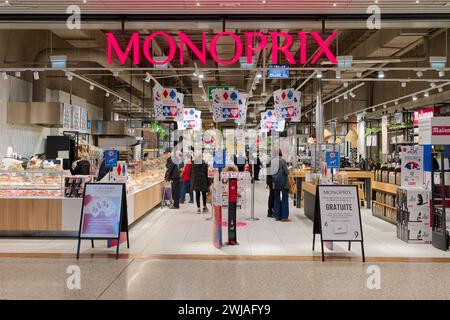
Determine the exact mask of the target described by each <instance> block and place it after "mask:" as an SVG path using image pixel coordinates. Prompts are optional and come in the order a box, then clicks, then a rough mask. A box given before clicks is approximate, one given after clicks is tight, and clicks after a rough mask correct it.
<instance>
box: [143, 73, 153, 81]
mask: <svg viewBox="0 0 450 320" xmlns="http://www.w3.org/2000/svg"><path fill="white" fill-rule="evenodd" d="M151 80H152V76H151V75H150V73H148V72H146V73H145V79H144V81H145V82H147V83H150V81H151Z"/></svg>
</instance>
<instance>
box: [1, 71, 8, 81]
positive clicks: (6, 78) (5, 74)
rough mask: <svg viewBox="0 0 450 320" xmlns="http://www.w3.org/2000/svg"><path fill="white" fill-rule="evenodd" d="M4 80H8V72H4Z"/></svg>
mask: <svg viewBox="0 0 450 320" xmlns="http://www.w3.org/2000/svg"><path fill="white" fill-rule="evenodd" d="M2 80H8V74H7V73H6V72H2Z"/></svg>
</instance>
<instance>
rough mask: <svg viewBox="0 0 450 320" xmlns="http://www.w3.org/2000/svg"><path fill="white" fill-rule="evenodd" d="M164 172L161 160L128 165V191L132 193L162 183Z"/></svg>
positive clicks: (136, 162) (162, 160)
mask: <svg viewBox="0 0 450 320" xmlns="http://www.w3.org/2000/svg"><path fill="white" fill-rule="evenodd" d="M165 170H166V169H165V165H164V159H163V158H155V159H149V160H146V161H135V162H133V163H129V164H128V174H129V179H128V182H127V187H128V191H130V192H133V191H136V190H137V189H140V188H143V187H146V186H148V185H151V184H155V183H159V182H162V181H163V180H164V174H165Z"/></svg>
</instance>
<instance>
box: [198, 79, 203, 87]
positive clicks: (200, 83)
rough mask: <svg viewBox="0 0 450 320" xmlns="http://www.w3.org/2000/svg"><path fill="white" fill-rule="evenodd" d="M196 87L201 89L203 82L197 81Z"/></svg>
mask: <svg viewBox="0 0 450 320" xmlns="http://www.w3.org/2000/svg"><path fill="white" fill-rule="evenodd" d="M198 87H199V88H203V81H202V80H198Z"/></svg>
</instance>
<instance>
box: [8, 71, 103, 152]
mask: <svg viewBox="0 0 450 320" xmlns="http://www.w3.org/2000/svg"><path fill="white" fill-rule="evenodd" d="M31 99H32V84H31V83H30V82H27V81H24V80H22V79H18V78H15V77H9V78H8V80H0V159H3V158H4V157H5V156H6V149H7V147H8V146H12V147H13V149H14V152H17V153H19V154H21V155H22V156H24V157H30V156H31V155H33V154H35V153H42V152H44V151H45V142H46V137H47V136H48V135H52V134H53V135H57V134H58V131H59V130H58V129H49V128H41V127H37V126H23V125H10V124H7V122H6V120H7V106H8V101H14V102H20V101H31ZM47 101H52V102H69V101H70V95H69V94H68V93H66V92H62V91H56V90H52V91H50V90H47ZM72 102H73V103H74V104H76V105H78V106H80V107H86V108H87V109H88V117H89V119H90V120H98V119H102V116H103V111H102V108H99V107H97V106H93V105H91V104H88V103H87V102H86V100H85V99H82V98H79V97H76V96H72Z"/></svg>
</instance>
